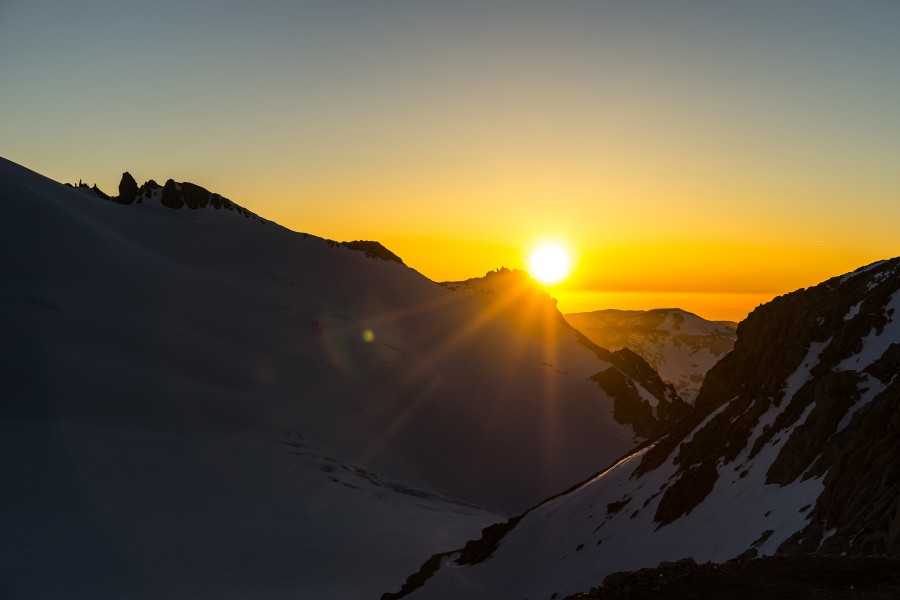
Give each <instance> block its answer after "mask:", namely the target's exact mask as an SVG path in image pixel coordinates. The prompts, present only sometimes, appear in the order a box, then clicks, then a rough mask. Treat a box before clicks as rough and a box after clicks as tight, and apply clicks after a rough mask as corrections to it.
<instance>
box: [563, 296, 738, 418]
mask: <svg viewBox="0 0 900 600" xmlns="http://www.w3.org/2000/svg"><path fill="white" fill-rule="evenodd" d="M565 317H566V321H568V322H569V323H570V324H571V325H572V326H573V327H574V328H575V329H577V330H578V331H580V332H581V333H583V334H584V335H586V336H587V337H588V338H589V339H590V340H591V341H592V342H594V343H595V344H597V345H598V346H602V347H604V348H609V349H610V350H618V349H620V348H628V349H629V350H632V351H633V352H635V353H636V354H638V355H640V356H641V358H643V359H644V360H646V361H647V362H648V363H650V366H652V367H653V368H654V369H655V370H656V371H657V372H658V373H659V376H660V377H662V379H663V381H665V382H667V383H671V384H672V385H673V386H675V389H676V390H678V395H679V396H681V398H682V399H684V400H685V401H687V402H689V403H691V404H693V402H694V400H695V399H696V398H697V394H698V393H699V392H700V386H701V384H702V383H703V378H704V377H705V376H706V372H707V371H709V370H710V369H711V368H712V366H713V365H714V364H716V362H718V360H719V359H720V358H722V357H723V356H725V355H726V354H728V353H729V352H731V349H732V348H733V347H734V340H735V337H736V334H735V330H736V329H737V323H734V322H732V321H707V320H706V319H703V318H701V317H698V316H697V315H695V314H694V313H690V312H687V311H686V310H681V309H680V308H658V309H654V310H614V309H609V310H597V311H593V312H585V313H568V314H566V315H565Z"/></svg>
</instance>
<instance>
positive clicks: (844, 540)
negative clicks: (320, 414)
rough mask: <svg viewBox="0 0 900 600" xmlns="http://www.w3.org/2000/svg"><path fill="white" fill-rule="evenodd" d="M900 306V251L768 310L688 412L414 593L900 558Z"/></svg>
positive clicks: (530, 589) (746, 330)
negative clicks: (810, 559) (473, 563)
mask: <svg viewBox="0 0 900 600" xmlns="http://www.w3.org/2000/svg"><path fill="white" fill-rule="evenodd" d="M898 310H900V258H895V259H892V260H887V261H882V262H879V263H874V264H872V265H869V266H867V267H864V268H861V269H859V270H857V271H854V272H853V273H849V274H847V275H844V276H843V277H836V278H833V279H830V280H828V281H826V282H824V283H822V284H820V285H817V286H815V287H812V288H808V289H804V290H798V291H796V292H793V293H791V294H786V295H784V296H781V297H779V298H776V299H775V300H773V301H772V302H770V303H768V304H766V305H763V306H761V307H759V308H757V309H756V310H755V311H754V312H753V313H752V314H751V315H750V316H749V317H748V318H747V319H746V320H745V321H743V322H742V323H741V324H740V325H739V327H738V331H737V333H738V339H737V343H736V344H735V347H734V350H733V351H732V352H731V353H730V354H728V355H727V356H726V357H724V358H723V359H722V360H721V361H719V362H718V363H717V364H716V366H714V367H713V368H712V369H711V370H710V372H709V373H708V374H707V377H706V380H705V382H704V384H703V387H702V389H701V391H700V394H699V396H698V398H697V402H696V405H695V409H694V412H693V413H692V414H691V416H690V417H688V418H687V419H683V420H682V421H680V422H678V423H677V424H676V425H675V426H674V427H673V428H672V429H671V430H670V431H669V432H668V433H666V434H664V435H662V436H661V437H659V438H658V439H656V440H654V441H652V442H651V443H649V444H646V445H645V446H643V447H641V448H638V449H636V450H635V451H634V452H633V453H632V454H630V455H628V456H626V457H624V458H623V459H622V460H621V461H619V462H617V463H615V464H614V465H612V466H611V467H610V468H608V469H606V470H605V471H602V472H601V473H599V474H598V475H597V476H596V477H595V478H593V479H591V480H588V481H586V482H585V483H584V484H583V485H581V486H579V487H576V488H574V489H572V490H570V491H568V492H566V493H564V494H562V495H561V496H559V497H556V498H553V499H550V500H548V501H546V502H545V503H543V504H541V505H538V506H537V507H535V508H533V509H532V510H531V511H529V512H527V513H525V514H524V515H523V516H521V517H519V518H518V519H516V520H515V521H511V522H510V526H509V529H508V530H507V531H506V532H505V533H504V535H503V536H502V540H499V541H498V540H495V539H491V540H488V539H485V540H482V543H483V544H486V545H487V546H489V548H491V550H490V552H487V554H488V555H489V558H487V559H485V560H483V561H482V562H481V563H480V565H479V568H478V569H477V570H474V569H461V568H459V567H456V568H454V569H438V570H437V571H436V572H435V573H434V575H433V576H432V577H431V578H430V579H429V580H428V581H427V582H426V584H425V586H424V588H422V590H421V591H420V592H416V595H415V597H421V598H449V597H453V594H455V593H460V592H461V591H463V590H465V593H466V595H468V597H476V598H487V597H492V596H496V595H498V594H499V595H501V596H504V595H505V596H507V597H526V596H527V597H529V598H550V597H552V595H553V594H558V596H563V595H565V594H568V593H575V592H578V591H585V590H587V589H589V588H590V587H594V586H597V585H598V584H599V583H600V582H601V581H602V580H603V578H604V577H605V576H606V575H608V574H609V573H612V572H616V571H623V570H630V569H635V568H639V567H650V566H654V565H656V564H658V563H659V562H660V561H672V560H677V559H680V558H682V557H685V556H690V557H693V558H695V559H697V560H698V561H705V560H711V561H716V562H722V561H725V560H728V559H731V558H734V557H737V556H744V557H751V556H756V555H763V556H765V555H773V554H795V553H803V552H811V553H828V554H843V553H846V554H900V467H898V465H900V417H898V403H900V377H898V372H900V315H898V314H897V312H898ZM494 537H496V536H494ZM483 554H484V553H483ZM450 558H451V557H448V558H446V559H445V564H446V563H449V562H450Z"/></svg>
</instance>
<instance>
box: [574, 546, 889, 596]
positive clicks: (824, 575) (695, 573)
mask: <svg viewBox="0 0 900 600" xmlns="http://www.w3.org/2000/svg"><path fill="white" fill-rule="evenodd" d="M569 598H571V599H575V598H580V599H602V600H624V599H626V598H628V599H632V598H634V599H636V598H640V599H641V600H663V599H665V600H689V599H698V600H699V599H706V598H723V599H726V598H727V599H729V600H757V599H758V598H766V599H769V600H794V599H796V600H801V599H803V600H805V599H808V598H816V599H817V600H832V599H834V600H839V599H840V600H843V599H849V600H855V599H862V598H866V599H874V600H881V599H884V600H887V599H888V598H891V599H893V598H900V558H887V557H873V556H836V555H821V554H819V555H809V554H795V555H791V556H767V557H764V558H756V559H738V560H731V561H728V562H726V563H722V564H714V563H706V564H702V565H698V564H696V563H694V562H693V561H690V560H686V561H678V562H672V563H663V564H661V565H660V566H659V567H657V568H655V569H640V570H638V571H629V572H625V573H613V574H611V575H609V576H607V577H606V579H605V580H604V582H603V585H602V586H601V587H599V588H594V589H591V590H590V591H589V592H587V593H581V594H575V595H574V596H569Z"/></svg>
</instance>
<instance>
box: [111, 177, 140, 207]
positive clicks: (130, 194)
mask: <svg viewBox="0 0 900 600" xmlns="http://www.w3.org/2000/svg"><path fill="white" fill-rule="evenodd" d="M137 195H138V184H137V181H135V180H134V177H132V176H131V173H129V172H128V171H125V172H124V173H122V180H121V181H120V182H119V196H118V197H117V198H113V200H115V201H116V202H118V203H119V204H132V203H134V200H135V198H137Z"/></svg>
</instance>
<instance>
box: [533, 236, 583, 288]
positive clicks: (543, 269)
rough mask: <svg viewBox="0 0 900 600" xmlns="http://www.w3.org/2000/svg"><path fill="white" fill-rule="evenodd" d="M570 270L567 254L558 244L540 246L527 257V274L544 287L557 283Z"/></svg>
mask: <svg viewBox="0 0 900 600" xmlns="http://www.w3.org/2000/svg"><path fill="white" fill-rule="evenodd" d="M571 270H572V260H571V259H570V258H569V253H568V252H567V251H566V249H565V248H563V247H562V246H560V245H559V244H553V243H547V244H541V245H540V246H538V247H537V248H535V249H534V251H532V253H531V256H529V257H528V272H529V273H531V276H532V277H534V278H535V279H537V280H538V281H540V282H541V283H543V284H545V285H552V284H554V283H559V282H560V281H562V280H563V279H565V278H566V277H568V275H569V272H570V271H571Z"/></svg>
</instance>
